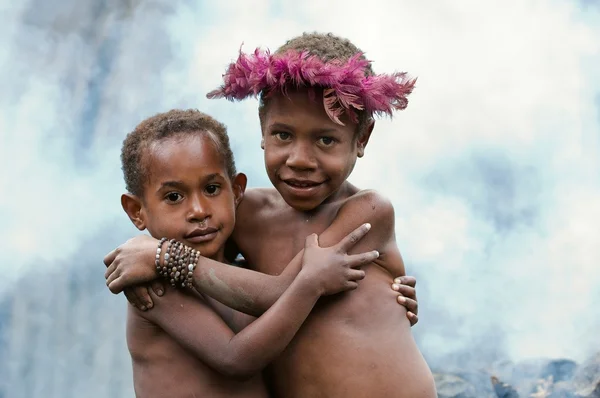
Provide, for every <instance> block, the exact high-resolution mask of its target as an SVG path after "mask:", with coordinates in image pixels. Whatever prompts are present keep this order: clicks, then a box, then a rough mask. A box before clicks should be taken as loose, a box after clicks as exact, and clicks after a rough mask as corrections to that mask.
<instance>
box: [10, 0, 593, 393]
mask: <svg viewBox="0 0 600 398" xmlns="http://www.w3.org/2000/svg"><path fill="white" fill-rule="evenodd" d="M170 3H171V2H169V1H167V0H147V1H144V0H128V1H127V0H121V1H118V0H78V1H76V0H21V1H13V0H0V167H1V172H0V193H1V195H0V253H1V256H2V260H1V261H0V272H1V274H2V277H1V278H0V397H5V398H8V397H10V398H13V397H15V398H20V397H24V398H30V397H41V396H44V397H60V398H66V397H82V396H85V397H119V396H122V397H129V396H133V392H132V385H131V369H130V367H131V365H130V361H129V356H128V352H127V349H126V346H125V343H124V322H123V321H124V310H125V308H126V305H125V299H124V297H123V296H122V295H120V296H113V295H112V294H110V293H109V291H108V290H107V289H106V288H105V286H104V278H103V272H104V271H103V267H104V266H103V264H102V261H101V260H102V257H103V256H104V254H105V253H106V252H108V251H109V250H111V249H113V248H114V247H115V246H117V245H118V244H120V243H122V242H123V241H124V240H125V239H127V238H129V237H131V236H132V235H133V234H135V233H137V231H136V230H134V228H133V227H132V226H130V225H129V221H128V220H127V218H126V216H125V214H124V213H123V212H122V210H121V208H120V204H119V195H120V194H121V193H122V192H123V189H124V184H123V182H122V175H121V171H120V163H119V151H120V145H121V142H122V140H123V138H124V137H125V135H126V134H127V132H129V131H130V130H131V129H132V128H133V127H134V126H135V125H136V124H137V123H138V122H139V121H141V120H142V119H143V118H146V117H148V116H150V115H152V114H154V113H156V112H159V111H165V110H168V109H170V108H175V107H183V108H189V107H194V108H199V109H200V110H202V111H205V112H208V113H210V114H212V115H213V116H215V117H217V118H218V119H220V120H221V121H223V122H224V123H226V124H227V125H228V126H229V131H230V134H231V138H232V141H233V145H234V152H235V155H236V158H237V163H238V168H239V169H240V170H243V171H245V172H246V173H247V174H248V175H249V178H250V184H251V186H266V185H268V180H267V178H266V176H265V172H264V168H263V161H262V152H261V150H260V147H259V137H260V134H259V125H258V117H257V112H256V108H257V103H256V101H254V100H249V101H246V102H242V103H237V104H231V103H229V102H226V101H224V100H221V101H208V100H207V99H205V94H206V92H208V91H209V90H211V89H213V88H215V87H216V86H217V85H218V84H219V83H220V76H221V73H222V72H223V71H224V69H225V67H226V65H227V63H228V62H229V61H231V60H232V59H233V58H235V57H236V55H237V51H238V48H239V46H240V44H241V43H242V42H244V48H245V49H246V50H248V51H250V50H252V49H253V48H254V47H256V46H263V47H269V48H271V49H275V48H276V47H278V46H279V45H281V44H283V43H284V41H285V40H286V39H288V38H291V37H293V36H296V35H298V34H301V33H302V32H303V31H313V30H318V31H325V32H326V31H332V32H334V33H336V34H338V35H342V36H346V37H348V38H350V39H351V40H352V41H353V42H354V43H355V44H356V45H358V46H359V47H360V48H362V49H363V50H364V51H366V54H367V56H368V57H369V58H370V59H372V60H374V61H375V62H374V68H375V70H376V72H392V71H394V70H399V71H408V72H409V73H411V74H412V75H413V76H418V77H419V80H418V88H417V89H416V90H415V92H414V94H413V95H412V96H411V97H410V105H409V107H408V109H407V110H406V111H405V112H402V113H400V114H398V116H397V117H396V118H395V119H394V120H393V121H390V120H381V121H379V122H378V123H377V126H376V130H375V133H374V134H373V136H372V139H371V142H370V144H369V146H368V148H367V153H366V156H365V158H363V159H361V160H360V161H359V163H358V166H357V168H356V170H355V172H354V174H353V175H352V177H351V180H352V181H353V182H354V183H356V184H358V185H359V186H362V187H371V188H376V189H378V190H380V191H382V192H383V193H385V194H386V195H388V196H389V197H391V198H392V200H393V202H394V204H395V208H396V217H397V219H396V225H397V238H398V244H399V246H400V249H401V251H402V252H403V254H404V257H405V261H406V264H407V269H408V272H409V274H412V275H416V276H417V278H418V281H419V283H418V292H419V299H420V314H419V315H420V319H421V321H420V323H419V324H418V326H416V327H415V328H414V333H415V335H416V336H417V339H418V342H419V345H420V347H421V349H422V351H423V352H424V353H425V355H426V357H427V359H428V361H429V363H430V364H431V366H432V367H434V368H435V369H440V368H444V367H449V366H452V365H453V364H456V363H461V364H462V365H463V366H465V367H469V366H477V365H478V364H480V363H490V362H492V361H495V360H498V359H510V360H515V361H516V360H520V359H523V358H530V357H540V356H542V357H569V358H573V359H576V360H580V359H583V358H585V357H586V355H588V354H589V353H591V352H597V351H600V347H599V345H600V344H599V343H598V330H599V329H600V311H599V310H598V305H600V269H599V268H598V263H599V260H600V227H599V226H598V225H599V222H600V178H599V177H600V168H599V163H600V161H599V156H598V155H599V154H600V112H599V110H600V67H598V65H600V2H598V1H595V0H594V1H593V0H586V1H524V0H513V1H493V0H486V1H480V0H469V1H467V0H464V1H460V2H456V1H446V0H444V1H437V2H435V3H427V4H426V2H415V1H408V0H407V1H398V0H389V1H385V0H380V1H376V0H370V1H349V0H345V1H328V2H322V1H318V0H308V1H303V2H298V1H293V2H292V1H279V2H278V1H266V0H263V1H253V2H248V1H244V0H228V1H222V2H220V4H219V5H217V4H216V3H217V2H216V1H215V2H206V1H205V2H193V1H179V2H172V3H173V4H170ZM373 305H376V303H373Z"/></svg>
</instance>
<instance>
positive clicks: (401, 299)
mask: <svg viewBox="0 0 600 398" xmlns="http://www.w3.org/2000/svg"><path fill="white" fill-rule="evenodd" d="M398 302H399V303H405V302H406V299H405V298H404V297H403V296H398Z"/></svg>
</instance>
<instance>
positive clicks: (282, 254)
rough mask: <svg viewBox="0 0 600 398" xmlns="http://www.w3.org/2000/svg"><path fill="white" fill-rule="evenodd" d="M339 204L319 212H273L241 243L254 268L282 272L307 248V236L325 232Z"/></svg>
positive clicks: (240, 245)
mask: <svg viewBox="0 0 600 398" xmlns="http://www.w3.org/2000/svg"><path fill="white" fill-rule="evenodd" d="M338 209H339V206H330V207H328V208H325V209H323V210H321V211H320V212H319V213H318V214H298V213H297V212H292V211H281V210H280V211H273V212H271V213H270V214H268V215H267V216H266V217H263V218H262V220H261V222H260V227H257V228H254V229H253V231H252V233H251V234H247V235H248V236H247V237H246V238H245V239H242V242H240V243H238V245H239V248H240V250H241V252H242V253H243V254H244V256H245V257H246V259H247V260H248V262H249V264H250V267H251V268H252V269H255V270H257V271H259V272H263V273H266V274H271V275H279V274H280V273H281V272H282V271H283V270H284V269H285V266H286V265H287V264H288V263H289V262H290V261H291V260H292V259H293V258H294V257H295V256H296V254H298V253H299V252H300V251H301V250H302V249H304V242H305V240H306V237H307V236H308V235H310V234H313V233H315V234H317V235H319V234H321V233H322V232H323V231H325V230H326V229H327V228H328V227H329V226H330V225H331V223H332V222H333V220H334V219H335V216H336V214H337V210H338Z"/></svg>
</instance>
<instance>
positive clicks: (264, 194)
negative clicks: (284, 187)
mask: <svg viewBox="0 0 600 398" xmlns="http://www.w3.org/2000/svg"><path fill="white" fill-rule="evenodd" d="M276 200H277V190H275V188H249V189H247V190H246V192H245V193H244V200H242V203H246V204H247V205H259V206H268V205H273V204H274V203H275V202H276ZM240 205H241V204H240Z"/></svg>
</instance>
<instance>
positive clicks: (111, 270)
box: [104, 261, 117, 279]
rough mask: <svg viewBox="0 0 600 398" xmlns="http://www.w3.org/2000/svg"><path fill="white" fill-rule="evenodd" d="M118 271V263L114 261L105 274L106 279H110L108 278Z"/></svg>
mask: <svg viewBox="0 0 600 398" xmlns="http://www.w3.org/2000/svg"><path fill="white" fill-rule="evenodd" d="M116 269H117V263H116V261H113V262H112V263H110V265H109V266H108V268H107V269H106V271H105V272H104V279H108V277H109V276H110V274H112V273H113V272H115V270H116Z"/></svg>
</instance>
